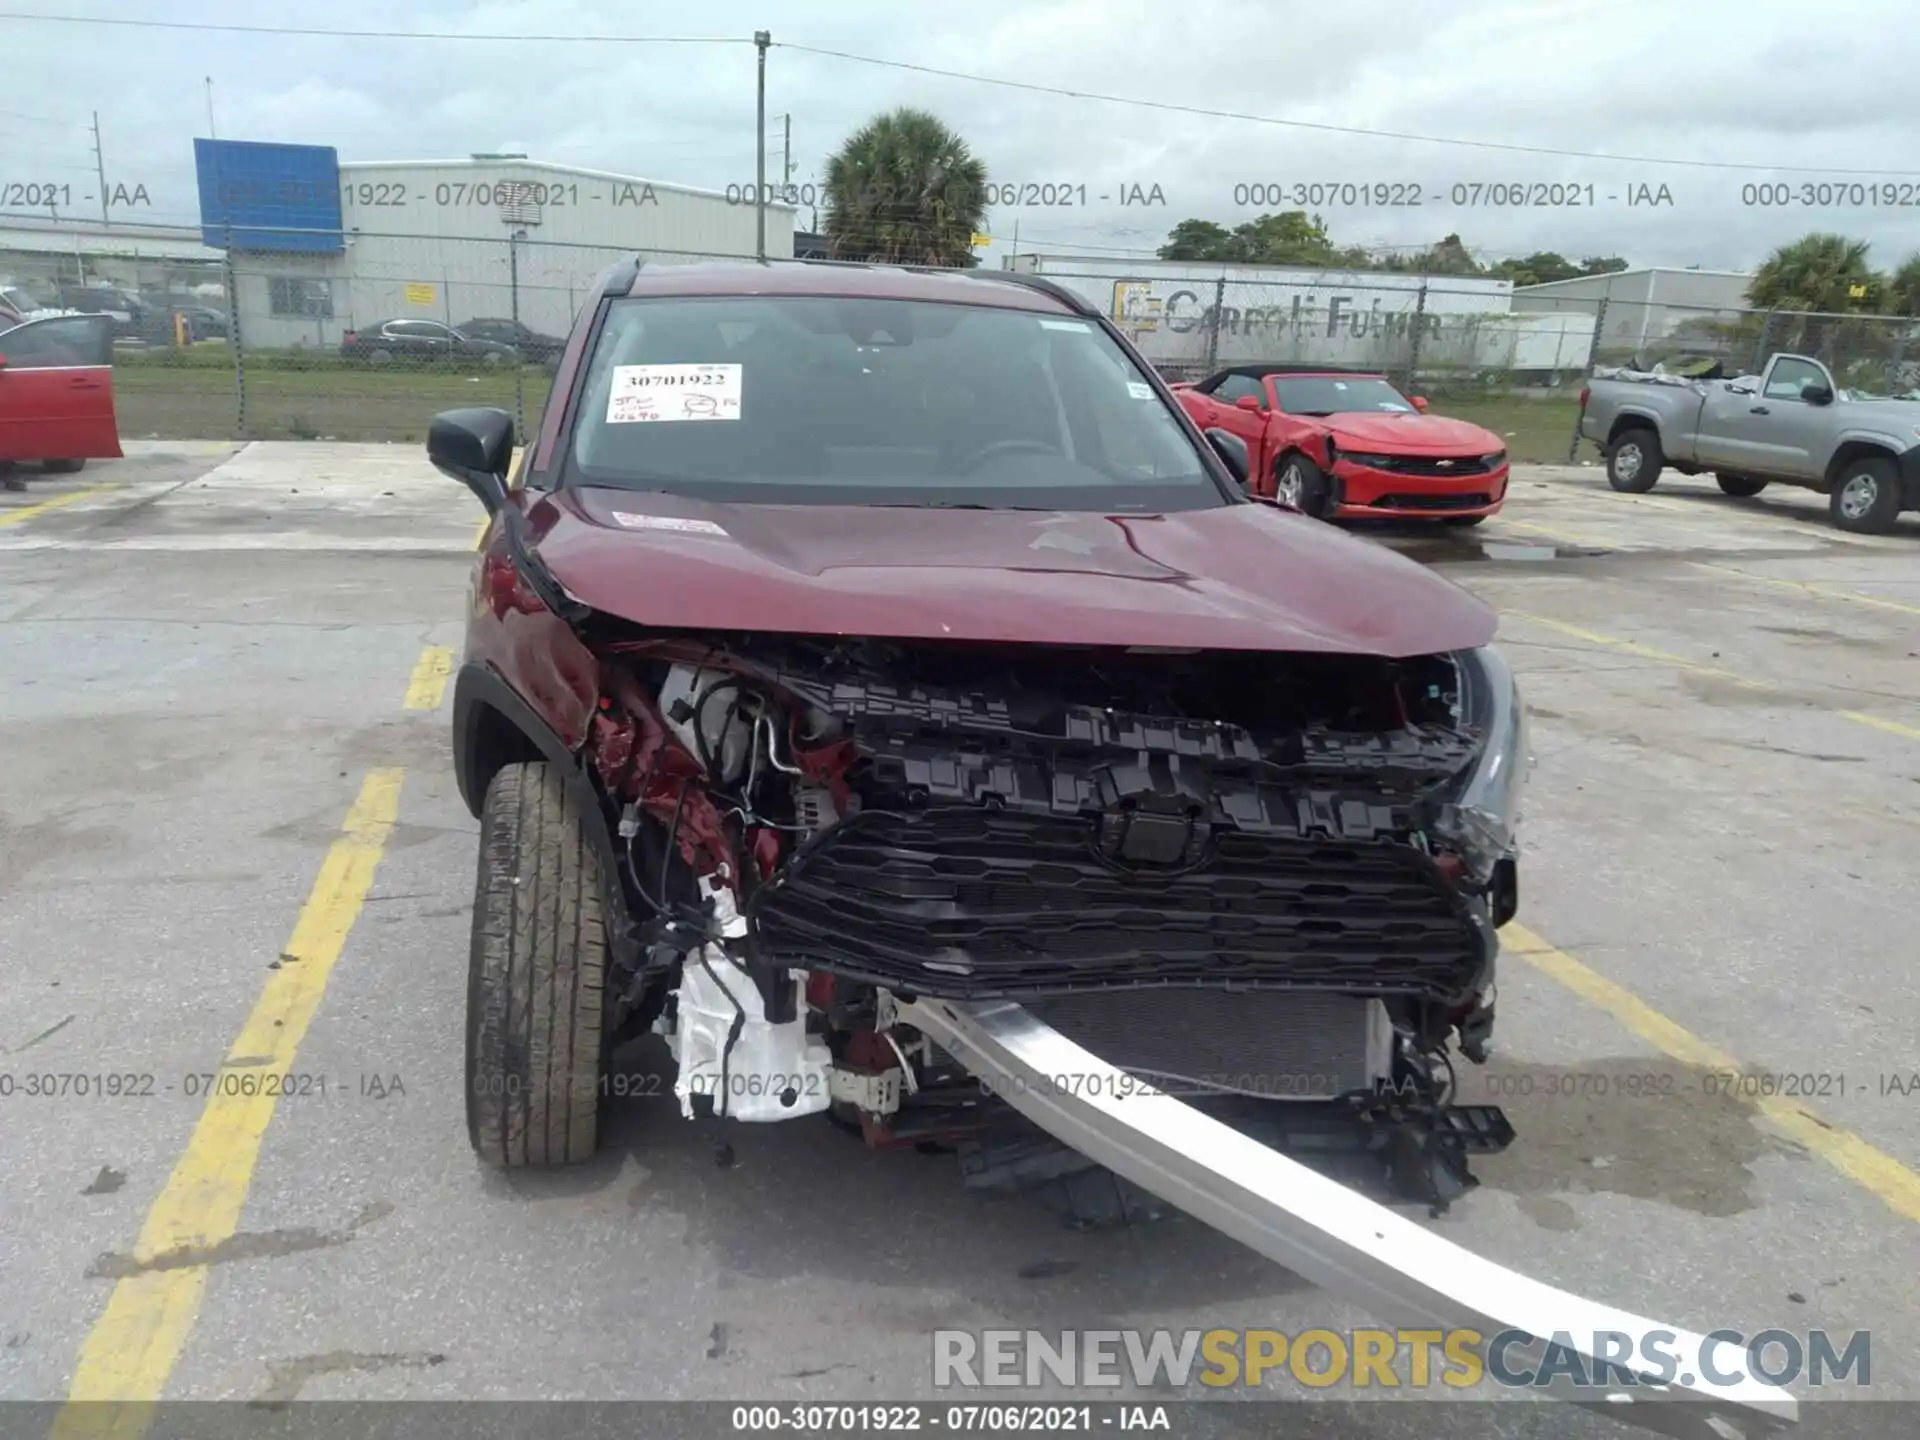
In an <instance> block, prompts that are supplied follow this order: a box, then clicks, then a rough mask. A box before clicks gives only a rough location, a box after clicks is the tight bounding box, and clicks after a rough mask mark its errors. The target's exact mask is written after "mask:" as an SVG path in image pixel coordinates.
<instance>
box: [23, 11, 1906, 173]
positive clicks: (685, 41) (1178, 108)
mask: <svg viewBox="0 0 1920 1440" xmlns="http://www.w3.org/2000/svg"><path fill="white" fill-rule="evenodd" d="M0 20H36V21H40V22H41V23H43V24H59V25H117V26H123V27H132V28H137V29H148V30H180V31H190V32H199V33H218V34H230V35H287V36H305V37H322V38H326V37H333V38H339V39H355V40H478V41H505V42H513V41H517V42H521V43H526V42H529V41H534V42H539V43H543V44H556V45H589V44H591V45H751V44H753V43H754V42H753V40H752V39H751V38H749V37H746V36H734V35H577V34H576V35H551V34H548V35H529V34H501V33H492V32H489V33H468V34H461V33H457V32H453V31H444V30H345V29H325V28H321V27H318V26H291V25H230V24H218V23H214V22H209V21H191V20H144V19H127V18H120V17H111V16H103V15H43V14H38V13H31V12H27V11H19V10H0ZM771 43H773V44H775V45H778V46H779V47H780V48H782V49H785V50H791V51H794V52H795V53H796V54H806V55H820V56H825V57H827V58H829V59H834V60H847V61H851V62H853V63H854V64H857V65H875V66H879V67H881V68H884V69H890V70H906V71H911V72H912V73H914V74H917V75H933V76H938V77H940V78H941V79H946V80H964V81H967V82H969V83H970V84H975V85H994V86H999V87H1000V88H1002V89H1008V90H1024V91H1027V92H1029V93H1031V94H1036V95H1053V96H1057V97H1060V98H1062V99H1068V100H1094V101H1098V102H1100V103H1101V104H1106V105H1129V106H1132V107H1134V108H1136V109H1143V110H1158V111H1163V112H1167V113H1171V114H1177V115H1197V116H1201V117H1203V118H1206V119H1213V120H1238V121H1242V122H1244V123H1247V124H1252V125H1274V126H1279V127H1281V128H1284V129H1290V130H1311V131H1316V132H1319V133H1322V134H1329V135H1353V136H1359V137H1361V138H1364V139H1369V140H1399V141H1405V142H1409V143H1412V144H1417V145H1452V146H1456V147H1459V148H1461V149H1470V150H1495V151H1500V152H1502V153H1505V154H1515V155H1547V156H1554V157H1557V158H1560V159H1569V160H1598V161H1605V162H1608V163H1611V164H1620V165H1663V166H1672V167H1680V168H1685V169H1694V170H1736V171H1742V172H1751V173H1758V174H1796V175H1860V176H1880V177H1885V176H1892V175H1920V171H1914V170H1895V169H1886V168H1875V169H1863V168H1857V167H1847V166H1833V165H1768V164H1761V163H1757V162H1753V161H1742V160H1683V159H1679V158H1676V157H1674V156H1659V155H1609V154H1605V153H1603V152H1600V151H1594V150H1568V149H1560V148H1557V147H1555V146H1550V145H1517V144H1513V143H1511V142H1508V141H1502V140H1469V139H1464V138H1462V137H1460V136H1451V135H1418V134H1414V133H1412V132H1410V131H1404V130H1371V129H1367V128H1365V127H1363V126H1358V125H1334V124H1329V123H1327V122H1324V121H1318V120H1286V119H1282V118H1281V117H1279V116H1277V115H1254V114H1250V113H1248V112H1246V111H1241V110H1220V109H1214V108H1211V107H1208V106H1203V105H1183V104H1180V103H1178V102H1176V101H1171V100H1148V99H1144V98H1142V97H1140V96H1135V95H1109V94H1105V93H1103V92H1101V91H1095V90H1071V89H1068V88H1066V87H1065V86H1060V85H1041V84H1038V83H1036V82H1033V81H1028V80H1009V79H1006V78H1005V77H1002V76H996V75H975V74H971V73H969V72H967V71H964V70H947V69H942V68H940V67H938V66H933V65H918V64H914V63H912V62H910V61H906V60H888V59H883V58H881V57H879V56H874V55H856V54H854V53H853V52H851V51H848V50H830V49H827V48H825V47H824V46H819V45H802V44H798V43H795V42H793V41H773V42H771ZM53 123H62V122H53Z"/></svg>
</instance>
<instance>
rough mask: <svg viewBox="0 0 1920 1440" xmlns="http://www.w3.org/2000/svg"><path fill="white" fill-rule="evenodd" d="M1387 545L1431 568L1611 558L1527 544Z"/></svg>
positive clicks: (1577, 548) (1579, 548) (1588, 548)
mask: <svg viewBox="0 0 1920 1440" xmlns="http://www.w3.org/2000/svg"><path fill="white" fill-rule="evenodd" d="M1395 539H1396V540H1398V543H1393V542H1391V541H1390V542H1389V543H1390V544H1392V545H1393V548H1394V549H1395V550H1398V551H1399V552H1400V553H1401V554H1402V555H1405V556H1406V557H1407V558H1408V559H1410V560H1419V561H1423V562H1425V563H1427V564H1430V565H1456V564H1462V563H1469V562H1473V561H1487V560H1491V561H1494V562H1496V563H1499V564H1529V563H1535V564H1537V563H1541V562H1545V561H1552V560H1591V559H1595V558H1597V557H1599V556H1603V555H1611V554H1613V553H1614V552H1613V551H1612V550H1608V549H1603V548H1602V547H1600V546H1595V545H1552V544H1547V543H1545V542H1542V543H1539V544H1536V543H1534V542H1532V541H1527V540H1452V539H1447V540H1434V539H1428V538H1426V537H1424V536H1422V537H1419V538H1417V539H1415V538H1408V539H1404V540H1401V539H1399V537H1395Z"/></svg>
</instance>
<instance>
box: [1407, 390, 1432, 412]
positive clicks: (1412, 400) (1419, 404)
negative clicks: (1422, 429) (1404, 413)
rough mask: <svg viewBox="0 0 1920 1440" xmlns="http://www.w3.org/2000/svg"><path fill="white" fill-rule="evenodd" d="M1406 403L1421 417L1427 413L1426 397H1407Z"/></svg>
mask: <svg viewBox="0 0 1920 1440" xmlns="http://www.w3.org/2000/svg"><path fill="white" fill-rule="evenodd" d="M1407 403H1408V404H1409V405H1411V406H1413V408H1414V409H1416V410H1418V411H1419V412H1420V413H1421V414H1422V415H1424V414H1426V413H1427V397H1426V396H1424V395H1409V396H1408V397H1407Z"/></svg>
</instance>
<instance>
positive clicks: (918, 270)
mask: <svg viewBox="0 0 1920 1440" xmlns="http://www.w3.org/2000/svg"><path fill="white" fill-rule="evenodd" d="M765 263H766V264H769V265H831V266H834V267H836V268H838V269H842V270H874V269H879V268H882V267H885V268H888V269H895V270H906V271H909V272H911V273H912V274H915V275H961V276H965V277H966V278H967V279H969V280H993V281H998V282H999V283H1001V284H1003V285H1022V286H1025V287H1026V288H1027V289H1029V290H1038V291H1039V292H1040V293H1041V294H1043V295H1048V296H1051V297H1052V298H1053V299H1055V300H1058V301H1059V302H1060V303H1061V304H1062V305H1064V306H1066V307H1067V309H1069V310H1071V311H1073V313H1074V314H1076V315H1085V316H1087V317H1089V318H1090V319H1095V320H1097V319H1099V318H1100V310H1099V308H1098V307H1097V306H1095V305H1094V304H1093V303H1092V302H1090V301H1089V300H1087V299H1086V297H1085V296H1082V295H1076V294H1074V292H1073V291H1071V290H1069V289H1067V287H1066V286H1064V285H1062V284H1059V283H1058V282H1057V281H1053V280H1049V279H1047V278H1046V277H1045V276H1044V275H1029V274H1027V273H1025V272H1024V271H1019V270H983V269H966V268H963V267H961V266H958V265H900V264H896V263H894V262H892V261H887V260H820V259H815V258H813V257H812V256H805V255H791V256H789V255H769V256H768V257H767V258H766V261H765Z"/></svg>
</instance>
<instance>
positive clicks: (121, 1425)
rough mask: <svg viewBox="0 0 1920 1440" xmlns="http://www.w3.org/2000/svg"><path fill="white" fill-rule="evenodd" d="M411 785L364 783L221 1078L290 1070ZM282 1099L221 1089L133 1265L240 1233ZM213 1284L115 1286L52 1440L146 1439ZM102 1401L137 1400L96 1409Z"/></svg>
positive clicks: (187, 1278)
mask: <svg viewBox="0 0 1920 1440" xmlns="http://www.w3.org/2000/svg"><path fill="white" fill-rule="evenodd" d="M402 776H403V772H402V771H400V770H398V769H383V770H374V771H372V772H370V773H369V774H368V775H367V778H366V780H365V781H364V782H363V783H362V784H361V787H360V794H359V797H358V798H357V799H356V800H355V801H354V802H353V807H352V808H351V809H350V810H349V811H348V812H347V818H346V823H345V825H344V826H343V827H342V830H341V835H340V838H339V839H337V840H335V841H334V842H333V845H332V846H331V848H329V849H328V851H327V855H326V859H325V860H323V861H322V862H321V865H320V873H319V875H318V876H317V877H316V878H315V880H314V882H313V891H312V893H311V894H310V895H309V896H308V897H307V903H306V905H305V906H304V907H302V909H301V911H300V916H299V919H298V920H297V921H296V922H295V923H294V927H293V935H292V938H291V939H289V940H288V941H287V945H286V948H285V950H284V951H282V952H281V957H280V965H279V968H278V969H276V970H274V971H273V972H272V975H271V976H270V978H269V979H268V980H267V983H266V986H265V988H264V989H262V991H261V992H260V997H259V999H258V1000H257V1001H256V1002H255V1004H254V1007H253V1012H252V1014H250V1015H249V1016H248V1017H247V1020H246V1023H245V1024H244V1025H243V1026H242V1027H241V1029H240V1034H239V1037H238V1038H237V1039H235V1041H234V1042H233V1047H232V1048H231V1049H230V1050H229V1051H228V1052H227V1060H226V1062H225V1063H226V1065H227V1066H232V1065H234V1063H235V1062H236V1061H239V1060H242V1059H244V1060H245V1061H246V1066H247V1068H246V1069H244V1070H229V1069H226V1068H225V1067H223V1069H222V1072H221V1073H222V1074H245V1075H263V1074H278V1073H284V1072H286V1071H288V1070H289V1069H291V1068H292V1065H293V1062H294V1057H295V1055H296V1053H297V1052H298V1051H299V1048H300V1041H301V1040H302V1038H303V1037H304V1036H305V1035H306V1033H307V1026H308V1024H309V1022H311V1021H312V1019H313V1016H314V1012H315V1011H317V1010H318V1009H319V1007H320V1000H321V997H322V996H323V995H324V994H325V993H326V988H327V978H328V976H330V975H331V974H332V973H333V967H334V964H335V962H336V961H338V960H339V958H340V952H341V949H342V948H343V947H344V946H345V944H346V939H347V934H348V932H349V931H351V930H352V929H353V923H354V921H355V920H356V919H357V918H358V917H359V914H360V908H361V906H362V904H363V903H364V902H365V900H366V898H367V891H368V889H369V888H370V887H371V886H372V884H373V874H374V867H375V866H376V865H378V864H379V861H380V855H381V852H382V850H383V849H384V848H385V846H386V843H387V839H388V837H389V836H390V835H391V834H392V833H393V827H394V822H395V820H396V819H397V817H398V814H399V802H400V783H401V779H402ZM262 1057H264V1059H263V1058H262ZM275 1102H276V1097H275V1095H274V1094H273V1093H272V1092H271V1091H266V1092H265V1093H261V1094H239V1093H235V1094H228V1093H226V1091H225V1089H224V1087H220V1086H216V1087H215V1091H214V1093H213V1095H212V1096H210V1097H209V1099H208V1100H207V1106H206V1109H205V1110H204V1111H202V1112H201V1116H200V1122H199V1124H198V1125H196V1126H195V1127H194V1131H193V1138H192V1139H191V1140H189V1141H188V1142H187V1148H186V1153H185V1154H183V1155H182V1156H181V1157H180V1161H179V1163H178V1164H177V1165H175V1166H174V1170H173V1174H172V1176H171V1177H170V1178H169V1179H168V1181H167V1184H166V1187H165V1188H164V1189H163V1190H162V1191H161V1192H160V1196H159V1198H158V1199H156V1200H155V1201H154V1203H153V1208H152V1209H151V1210H149V1211H148V1212H147V1219H146V1223H145V1224H144V1225H143V1226H142V1227H141V1230H140V1238H139V1240H138V1242H137V1243H136V1244H135V1247H134V1251H133V1260H134V1263H135V1264H136V1265H138V1264H140V1263H141V1262H151V1261H154V1260H156V1259H161V1258H172V1259H176V1260H177V1259H178V1258H179V1257H180V1256H181V1255H182V1254H183V1253H184V1254H186V1255H192V1254H196V1253H204V1252H205V1251H207V1250H209V1249H211V1248H212V1247H213V1246H216V1245H218V1244H220V1243H221V1242H222V1241H224V1240H227V1239H230V1238H231V1237H232V1236H233V1234H234V1232H235V1231H236V1230H237V1229H238V1227H239V1223H240V1212H241V1209H242V1207H243V1206H244V1205H245V1203H246V1198H247V1190H248V1187H249V1186H250V1184H251V1183H252V1179H253V1169H254V1165H255V1163H256V1162H257V1161H258V1159H259V1157H260V1141H261V1137H262V1135H263V1134H264V1133H265V1131H266V1128H267V1124H268V1122H269V1121H271V1120H272V1119H273V1111H274V1105H275ZM206 1284H207V1267H206V1266H205V1265H204V1264H194V1263H184V1264H165V1265H161V1266H155V1267H152V1268H147V1269H143V1270H141V1271H140V1272H139V1273H137V1274H133V1275H129V1276H127V1277H126V1278H124V1279H122V1280H120V1281H119V1282H118V1283H116V1284H115V1285H114V1287H113V1293H112V1295H110V1296H109V1297H108V1299H107V1308H106V1311H105V1313H103V1314H102V1315H101V1317H100V1319H99V1320H98V1322H96V1323H95V1325H94V1327H93V1329H92V1331H91V1332H90V1333H89V1334H88V1336H87V1340H86V1344H85V1345H84V1346H83V1347H82V1349H81V1351H80V1359H79V1363H78V1364H77V1365H76V1366H75V1369H74V1374H73V1383H72V1385H71V1387H70V1388H69V1390H68V1396H67V1405H66V1406H65V1407H63V1408H62V1410H61V1412H60V1415H59V1417H58V1418H57V1419H56V1420H55V1422H54V1425H53V1429H52V1436H53V1440H78V1437H80V1436H86V1437H89V1440H95V1437H100V1436H104V1435H111V1436H115V1437H119V1440H132V1437H136V1436H138V1435H141V1434H143V1433H144V1432H145V1430H146V1428H147V1426H148V1424H149V1423H150V1422H151V1410H150V1408H149V1407H150V1406H151V1405H152V1403H153V1402H155V1401H157V1400H159V1399H160V1397H161V1395H162V1394H163V1393H164V1391H165V1389H166V1384H167V1377H168V1376H169V1375H170V1374H171V1373H172V1372H173V1367H174V1364H175V1363H176V1362H177V1361H178V1360H179V1358H180V1351H181V1349H182V1347H183V1346H184V1345H185V1344H186V1340H187V1335H188V1332H190V1331H191V1330H192V1329H193V1323H194V1320H195V1319H196V1318H197V1316H198V1315H199V1312H200V1301H201V1298H202V1296H203V1294H204V1292H205V1290H206ZM94 1401H120V1402H133V1403H132V1404H131V1405H127V1404H122V1405H114V1406H93V1405H90V1404H89V1403H88V1402H94Z"/></svg>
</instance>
